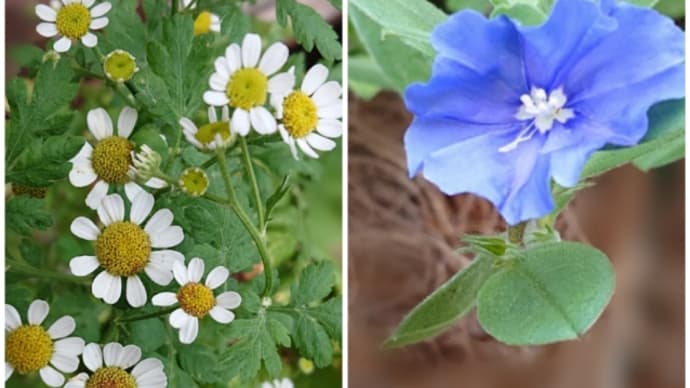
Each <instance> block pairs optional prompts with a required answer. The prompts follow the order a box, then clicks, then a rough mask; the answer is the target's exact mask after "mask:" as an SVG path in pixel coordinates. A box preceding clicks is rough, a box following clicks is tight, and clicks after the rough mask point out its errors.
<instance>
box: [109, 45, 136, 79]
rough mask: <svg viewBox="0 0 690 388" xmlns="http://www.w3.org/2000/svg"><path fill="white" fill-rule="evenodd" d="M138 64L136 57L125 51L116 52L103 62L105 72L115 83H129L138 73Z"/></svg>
mask: <svg viewBox="0 0 690 388" xmlns="http://www.w3.org/2000/svg"><path fill="white" fill-rule="evenodd" d="M137 70H138V69H137V63H136V61H135V60H134V57H133V56H132V55H131V54H130V53H128V52H126V51H124V50H115V51H113V52H111V53H110V54H108V56H107V57H106V58H105V62H103V71H104V72H105V75H107V76H108V78H110V79H111V80H113V81H118V82H124V81H128V80H130V79H131V78H132V76H134V73H136V72H137Z"/></svg>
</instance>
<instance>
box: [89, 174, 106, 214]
mask: <svg viewBox="0 0 690 388" xmlns="http://www.w3.org/2000/svg"><path fill="white" fill-rule="evenodd" d="M109 189H110V185H108V183H107V182H105V181H101V180H99V181H98V182H96V184H95V185H94V186H93V187H92V188H91V191H89V194H88V195H87V196H86V200H85V201H84V202H85V203H86V206H88V207H89V208H91V209H98V206H100V204H101V202H102V201H103V198H105V196H106V195H108V190H109Z"/></svg>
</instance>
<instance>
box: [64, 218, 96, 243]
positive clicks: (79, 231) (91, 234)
mask: <svg viewBox="0 0 690 388" xmlns="http://www.w3.org/2000/svg"><path fill="white" fill-rule="evenodd" d="M70 230H71V231H72V234H74V235H75V236H77V237H79V238H82V239H84V240H89V241H95V240H96V239H97V238H98V235H99V234H101V231H100V229H98V227H97V226H96V224H94V223H93V221H91V220H90V219H88V218H86V217H83V216H79V217H77V218H75V219H74V221H72V224H71V225H70Z"/></svg>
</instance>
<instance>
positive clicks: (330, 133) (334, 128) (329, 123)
mask: <svg viewBox="0 0 690 388" xmlns="http://www.w3.org/2000/svg"><path fill="white" fill-rule="evenodd" d="M316 131H317V132H319V133H320V134H322V135H324V136H326V137H331V138H336V137H340V136H342V134H343V123H341V122H340V120H332V119H324V120H319V123H318V124H317V125H316Z"/></svg>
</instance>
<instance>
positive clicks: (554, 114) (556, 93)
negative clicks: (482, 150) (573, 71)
mask: <svg viewBox="0 0 690 388" xmlns="http://www.w3.org/2000/svg"><path fill="white" fill-rule="evenodd" d="M520 101H522V106H520V109H518V111H517V113H515V118H516V119H518V120H521V121H526V120H529V121H530V122H529V123H528V125H527V126H526V127H525V128H524V129H523V130H522V131H520V133H519V134H518V136H517V137H516V138H515V140H513V141H512V142H510V143H509V144H506V145H505V146H503V147H501V148H499V149H498V150H499V151H500V152H508V151H512V150H514V149H515V148H517V146H518V144H520V143H522V142H525V141H527V140H529V139H531V138H532V137H533V136H534V134H535V133H537V132H539V133H540V134H544V133H546V132H548V131H549V130H551V128H553V122H554V120H555V121H558V122H559V123H561V124H565V123H566V122H567V121H568V120H570V119H572V118H573V117H575V113H574V112H573V110H572V109H568V108H564V106H565V104H566V102H568V97H567V96H566V95H565V93H563V88H557V89H555V90H553V91H552V92H551V94H549V95H547V94H546V91H545V90H544V89H542V88H537V87H532V90H531V91H530V94H523V95H522V96H520Z"/></svg>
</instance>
